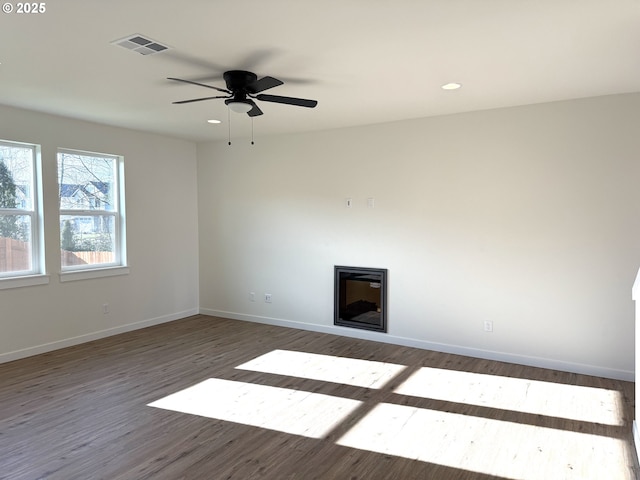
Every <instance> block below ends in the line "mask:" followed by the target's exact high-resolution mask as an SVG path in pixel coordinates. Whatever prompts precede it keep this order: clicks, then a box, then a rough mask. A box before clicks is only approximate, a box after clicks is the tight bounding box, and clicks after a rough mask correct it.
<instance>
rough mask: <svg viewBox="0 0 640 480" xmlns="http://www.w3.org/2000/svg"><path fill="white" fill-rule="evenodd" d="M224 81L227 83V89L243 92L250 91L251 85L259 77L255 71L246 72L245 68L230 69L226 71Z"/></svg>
mask: <svg viewBox="0 0 640 480" xmlns="http://www.w3.org/2000/svg"><path fill="white" fill-rule="evenodd" d="M223 78H224V81H225V82H226V84H227V89H229V90H231V91H232V92H233V93H234V94H236V93H239V92H243V93H250V89H249V88H248V87H249V85H251V84H253V83H254V82H255V81H256V80H258V77H257V75H256V74H255V73H252V72H246V71H244V70H230V71H228V72H224V75H223Z"/></svg>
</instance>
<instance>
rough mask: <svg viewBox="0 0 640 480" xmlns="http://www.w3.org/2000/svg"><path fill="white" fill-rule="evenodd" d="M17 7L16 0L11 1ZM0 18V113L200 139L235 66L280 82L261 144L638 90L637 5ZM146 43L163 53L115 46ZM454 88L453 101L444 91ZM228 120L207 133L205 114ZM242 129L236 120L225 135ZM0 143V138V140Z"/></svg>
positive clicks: (58, 13)
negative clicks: (278, 137) (285, 100)
mask: <svg viewBox="0 0 640 480" xmlns="http://www.w3.org/2000/svg"><path fill="white" fill-rule="evenodd" d="M10 2H11V3H12V4H13V5H14V7H16V6H17V2H14V1H13V0H10ZM45 8H46V11H45V12H44V13H38V14H33V13H32V14H18V13H15V12H14V13H10V14H2V13H0V104H6V105H12V106H18V107H24V108H28V109H34V110H40V111H44V112H50V113H58V114H61V115H65V116H70V117H76V118H80V119H84V120H90V121H96V122H100V123H106V124H111V125H118V126H123V127H128V128H134V129H139V130H146V131H151V132H158V133H162V134H168V135H171V136H175V137H181V138H185V139H189V140H195V141H206V140H222V139H226V138H227V135H228V128H227V118H228V117H227V108H226V106H225V105H224V101H223V100H210V101H205V102H198V103H191V104H186V105H172V104H171V102H173V101H176V100H184V99H190V98H198V97H204V96H211V95H215V94H216V92H215V91H214V90H209V89H206V88H202V87H198V86H193V85H187V84H181V83H178V82H170V81H169V80H166V77H179V78H184V79H188V80H196V81H201V82H204V83H210V84H212V85H215V86H218V87H224V82H223V81H222V78H221V77H222V73H223V72H224V71H225V70H230V69H245V70H251V71H253V72H255V73H256V74H257V75H258V76H259V77H262V76H266V75H270V76H273V77H276V78H279V79H281V80H284V81H285V84H284V85H282V86H279V87H276V88H274V89H272V90H269V91H268V92H265V93H270V94H274V95H285V96H293V97H302V98H311V99H315V100H318V106H317V107H316V108H315V109H307V108H301V107H295V106H288V105H280V104H274V103H266V102H259V104H260V107H261V109H262V110H263V111H264V115H263V116H261V117H257V118H256V119H255V120H254V131H255V136H256V138H259V137H260V136H263V135H271V134H279V133H287V132H300V131H311V130H325V129H332V128H341V127H346V126H354V125H363V124H372V123H381V122H388V121H395V120H403V119H409V118H418V117H425V116H433V115H443V114H450V113H456V112H463V111H473V110H481V109H489V108H496V107H506V106H515V105H525V104H533V103H540V102H549V101H556V100H564V99H572V98H581V97H590V96H599V95H609V94H616V93H628V92H638V91H640V0H322V1H305V0H269V1H266V0H182V1H177V0H176V1H173V2H171V1H159V0H50V1H48V2H45ZM131 34H142V35H144V36H147V37H150V38H151V39H153V40H156V41H158V42H160V43H164V44H166V45H168V46H170V47H171V50H169V51H166V52H163V53H159V54H156V55H150V56H143V55H140V54H137V53H134V52H131V51H128V50H125V49H124V48H121V47H117V46H114V45H112V44H111V42H112V41H114V40H119V39H122V38H124V37H127V36H129V35H131ZM447 82H460V83H462V84H463V87H462V88H461V89H460V90H457V91H444V90H442V89H441V88H440V86H441V85H442V84H444V83H447ZM210 118H217V119H219V120H222V121H223V123H222V124H220V125H210V124H207V123H206V120H207V119H210ZM250 131H251V120H250V119H249V117H247V116H246V115H240V114H232V117H231V132H232V136H233V137H234V138H235V137H238V136H246V135H248V134H249V133H250ZM0 134H1V132H0Z"/></svg>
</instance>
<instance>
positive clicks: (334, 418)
mask: <svg viewBox="0 0 640 480" xmlns="http://www.w3.org/2000/svg"><path fill="white" fill-rule="evenodd" d="M361 403H362V402H359V401H357V400H351V399H348V398H341V397H332V396H330V395H323V394H319V393H310V392H304V391H299V390H292V389H288V388H280V387H270V386H265V385H256V384H252V383H244V382H234V381H231V380H223V379H218V378H210V379H208V380H205V381H204V382H201V383H198V384H196V385H194V386H192V387H189V388H186V389H184V390H181V391H179V392H177V393H174V394H172V395H169V396H167V397H164V398H162V399H160V400H158V401H155V402H153V403H150V404H149V406H150V407H156V408H162V409H165V410H173V411H177V412H182V413H189V414H192V415H199V416H202V417H208V418H216V419H219V420H226V421H229V422H236V423H242V424H244V425H251V426H254V427H262V428H267V429H270V430H276V431H279V432H285V433H291V434H294V435H302V436H305V437H310V438H323V437H325V436H326V435H327V434H328V433H329V432H330V431H331V430H332V429H333V428H334V427H335V426H336V425H338V424H340V423H341V422H342V421H343V420H344V419H345V418H346V417H347V416H348V415H349V414H350V413H351V412H353V411H354V410H355V409H356V408H357V407H358V406H359V405H360V404H361Z"/></svg>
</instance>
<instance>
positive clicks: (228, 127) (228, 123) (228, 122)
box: [227, 108, 231, 145]
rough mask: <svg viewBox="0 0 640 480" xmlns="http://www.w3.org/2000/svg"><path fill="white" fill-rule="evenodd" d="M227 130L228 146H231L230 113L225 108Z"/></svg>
mask: <svg viewBox="0 0 640 480" xmlns="http://www.w3.org/2000/svg"><path fill="white" fill-rule="evenodd" d="M227 129H228V131H229V145H231V113H230V109H229V108H227Z"/></svg>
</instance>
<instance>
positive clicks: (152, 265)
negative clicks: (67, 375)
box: [0, 106, 198, 361]
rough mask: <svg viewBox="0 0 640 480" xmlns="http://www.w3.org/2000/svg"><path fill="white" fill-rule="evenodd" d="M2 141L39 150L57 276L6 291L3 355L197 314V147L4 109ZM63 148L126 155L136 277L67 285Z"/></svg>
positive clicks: (2, 295) (0, 297) (0, 296)
mask: <svg viewBox="0 0 640 480" xmlns="http://www.w3.org/2000/svg"><path fill="white" fill-rule="evenodd" d="M0 139H3V140H12V141H20V142H29V143H36V144H40V145H41V146H42V163H43V182H44V204H45V237H46V265H47V273H49V274H50V275H51V276H50V283H49V284H48V285H42V286H36V287H24V288H16V289H9V290H0V332H1V333H0V361H7V360H12V359H15V358H20V357H23V356H27V355H30V354H34V353H39V352H42V351H47V350H51V349H54V348H58V347H63V346H66V345H71V344H74V343H79V342H82V341H86V340H91V339H93V338H99V337H102V336H105V335H109V334H113V333H117V332H121V331H126V330H130V329H133V328H139V327H142V326H146V325H150V324H154V323H159V322H164V321H168V320H172V319H176V318H181V317H184V316H188V315H191V314H194V313H197V311H198V239H197V231H198V223H197V221H198V220H197V192H196V188H197V182H196V168H197V164H196V146H195V144H193V143H189V142H185V141H181V140H175V139H170V138H166V137H161V136H156V135H151V134H146V133H140V132H135V131H131V130H125V129H119V128H113V127H108V126H103V125H97V124H92V123H87V122H82V121H77V120H71V119H67V118H62V117H56V116H51V115H45V114H40V113H35V112H30V111H25V110H18V109H14V108H10V107H2V106H0ZM58 147H64V148H71V149H80V150H88V151H94V152H101V153H112V154H117V155H123V156H124V161H125V183H126V214H127V232H128V241H127V247H128V248H127V251H128V258H129V264H130V267H131V268H130V274H129V275H125V276H117V277H110V278H99V279H92V280H85V281H74V282H65V283H60V281H59V276H58V273H59V271H60V250H59V238H60V237H59V235H60V232H59V226H58V217H57V208H58V199H57V179H56V175H57V173H56V150H57V148H58ZM104 303H108V304H109V306H110V313H109V314H107V315H105V314H104V313H103V311H102V305H103V304H104Z"/></svg>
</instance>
